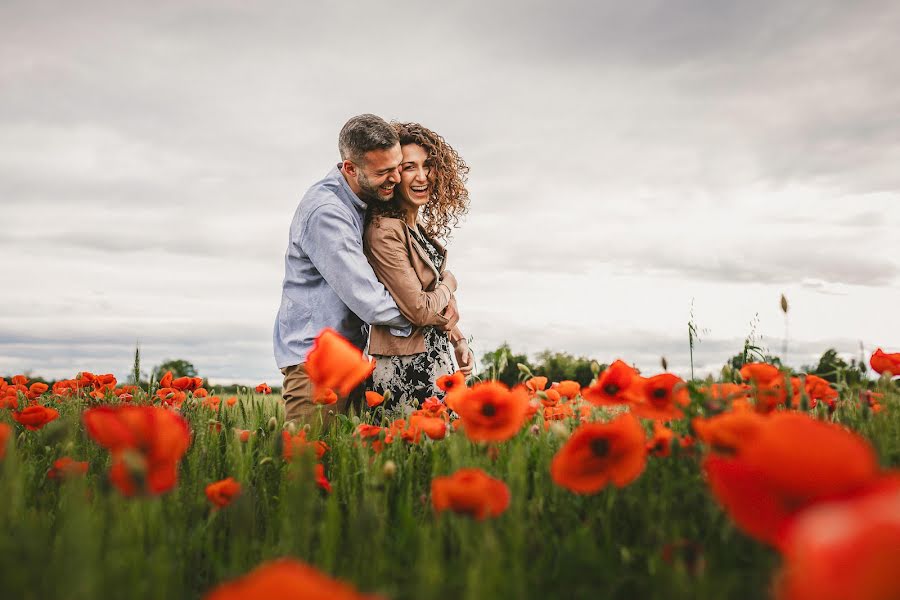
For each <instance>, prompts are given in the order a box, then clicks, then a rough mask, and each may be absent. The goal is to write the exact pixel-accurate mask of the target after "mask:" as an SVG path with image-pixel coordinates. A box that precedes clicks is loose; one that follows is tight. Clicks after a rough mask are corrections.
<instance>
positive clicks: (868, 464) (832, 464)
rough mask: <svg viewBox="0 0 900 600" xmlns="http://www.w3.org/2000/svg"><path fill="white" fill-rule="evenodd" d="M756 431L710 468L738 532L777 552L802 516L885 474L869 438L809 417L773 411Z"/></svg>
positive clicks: (713, 459) (708, 463) (709, 461)
mask: <svg viewBox="0 0 900 600" xmlns="http://www.w3.org/2000/svg"><path fill="white" fill-rule="evenodd" d="M751 431H752V432H753V433H752V438H751V439H750V440H748V443H742V444H739V445H738V447H737V450H734V449H732V450H728V451H727V452H726V454H724V455H717V454H715V453H711V454H710V455H709V456H708V457H707V458H706V459H705V461H704V463H703V469H704V471H705V472H706V475H707V478H708V481H709V486H710V488H711V489H712V492H713V495H715V497H716V499H717V500H718V501H719V503H720V504H722V506H724V507H725V510H726V511H727V512H728V514H729V515H730V516H731V518H732V519H734V521H735V523H736V524H737V526H738V527H739V528H740V529H742V530H743V531H744V532H745V533H747V534H749V535H751V536H753V537H755V538H756V539H758V540H760V541H763V542H766V543H769V544H772V545H774V546H780V544H781V542H782V541H783V536H784V533H785V530H786V528H787V526H788V525H789V524H790V520H791V519H792V518H793V517H794V516H795V515H796V514H797V513H799V512H800V511H801V510H803V509H804V508H807V507H809V506H811V505H812V504H814V503H817V502H822V501H826V500H829V499H833V498H839V497H841V496H843V495H846V494H852V493H854V492H855V491H857V490H860V489H862V488H864V487H865V486H866V485H868V484H869V483H871V482H872V481H873V480H874V479H875V478H876V477H877V476H878V461H877V458H876V456H875V452H874V450H873V449H872V447H871V446H870V445H869V443H868V442H867V441H866V440H865V439H864V438H862V437H861V436H859V435H857V434H855V433H853V432H851V431H849V430H847V429H844V428H843V427H840V426H838V425H835V424H832V423H826V422H823V421H818V420H816V419H814V418H811V417H809V416H808V415H806V414H805V413H796V412H778V413H773V414H771V415H770V416H768V417H765V418H763V419H762V420H761V421H760V422H759V423H757V424H754V425H752V427H751ZM701 435H702V434H701Z"/></svg>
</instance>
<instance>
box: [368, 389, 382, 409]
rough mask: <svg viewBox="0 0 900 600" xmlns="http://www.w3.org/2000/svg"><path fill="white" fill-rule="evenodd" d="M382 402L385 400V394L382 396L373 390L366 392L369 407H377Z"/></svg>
mask: <svg viewBox="0 0 900 600" xmlns="http://www.w3.org/2000/svg"><path fill="white" fill-rule="evenodd" d="M382 402H384V396H382V395H381V394H379V393H378V392H372V391H368V392H366V404H367V405H368V407H369V408H375V407H376V406H378V405H379V404H381V403H382Z"/></svg>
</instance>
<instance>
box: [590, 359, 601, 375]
mask: <svg viewBox="0 0 900 600" xmlns="http://www.w3.org/2000/svg"><path fill="white" fill-rule="evenodd" d="M591 373H593V374H594V377H596V376H597V375H599V374H600V363H598V362H597V361H596V360H592V361H591Z"/></svg>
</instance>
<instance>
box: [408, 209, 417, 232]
mask: <svg viewBox="0 0 900 600" xmlns="http://www.w3.org/2000/svg"><path fill="white" fill-rule="evenodd" d="M418 219H419V208H418V207H415V208H407V209H406V224H407V225H409V226H410V227H412V228H413V229H415V228H416V221H418Z"/></svg>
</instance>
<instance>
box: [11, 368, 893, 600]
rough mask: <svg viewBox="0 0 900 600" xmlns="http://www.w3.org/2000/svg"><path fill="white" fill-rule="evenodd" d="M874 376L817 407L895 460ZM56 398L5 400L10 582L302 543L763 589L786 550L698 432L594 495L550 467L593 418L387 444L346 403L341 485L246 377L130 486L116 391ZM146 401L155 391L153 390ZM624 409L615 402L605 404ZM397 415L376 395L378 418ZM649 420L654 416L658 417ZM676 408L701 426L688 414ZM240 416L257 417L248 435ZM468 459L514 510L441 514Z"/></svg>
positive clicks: (357, 560) (630, 584)
mask: <svg viewBox="0 0 900 600" xmlns="http://www.w3.org/2000/svg"><path fill="white" fill-rule="evenodd" d="M699 383H700V382H695V383H692V384H691V385H690V393H691V405H690V406H689V407H688V408H687V409H686V410H687V412H688V413H689V414H703V412H704V411H705V410H708V406H709V403H708V402H707V399H706V398H704V396H703V395H702V394H701V393H699V392H698V391H697V387H698V384H699ZM867 385H868V386H869V387H873V388H875V387H877V389H878V390H879V391H880V392H882V393H884V398H883V400H882V405H883V410H881V411H880V412H878V413H877V414H873V413H872V411H871V410H869V409H868V408H866V407H865V406H862V405H861V404H860V402H859V401H858V394H859V388H857V387H845V388H844V389H841V390H840V391H841V399H840V400H839V401H838V405H837V406H838V408H837V410H836V411H835V412H834V413H833V414H831V415H829V414H828V411H827V410H826V409H825V406H824V405H822V404H820V405H819V407H818V408H817V409H815V410H810V411H809V413H810V414H811V415H813V416H815V417H817V418H820V419H824V420H835V421H837V422H839V423H842V424H844V425H846V426H848V427H849V428H851V429H853V430H855V431H856V432H858V433H860V434H861V435H862V436H864V437H865V438H867V439H868V440H870V441H871V443H872V444H873V446H874V447H875V449H876V451H877V453H878V456H879V460H880V462H881V465H882V466H883V467H885V468H888V467H896V466H897V465H898V464H900V392H898V386H897V385H896V383H892V382H890V381H889V380H887V379H882V380H881V381H879V382H877V383H875V382H869V383H868V384H867ZM223 399H224V398H223ZM39 401H40V403H41V404H44V405H46V406H50V407H54V408H56V409H57V410H58V411H59V413H60V417H59V418H58V419H56V420H54V421H52V422H50V423H49V424H47V425H46V426H44V427H42V428H40V429H38V430H34V431H31V430H26V429H25V428H23V427H22V425H20V424H19V423H17V422H16V421H14V420H13V419H12V418H11V412H10V410H2V411H0V422H3V423H6V424H8V425H10V426H11V427H12V428H13V430H12V433H11V435H10V437H9V440H8V442H7V444H8V445H7V450H6V456H5V458H4V459H3V460H2V462H0V531H2V532H3V533H2V534H0V556H3V557H4V560H3V561H2V563H0V581H2V589H3V597H5V598H20V599H32V598H35V599H36V598H65V599H72V600H75V599H82V598H83V599H88V598H126V597H127V598H134V599H138V598H147V599H151V598H153V599H155V598H167V599H177V598H199V597H201V596H202V595H203V594H205V593H206V592H207V591H208V590H210V589H211V588H213V587H214V586H215V585H216V584H218V583H220V582H222V581H225V580H229V579H232V578H235V577H237V576H240V575H242V574H244V573H247V572H248V571H250V570H252V569H253V568H254V567H256V566H257V565H258V564H260V563H261V562H262V561H265V560H268V559H273V558H277V557H282V556H293V557H297V558H299V559H302V560H303V561H305V562H308V563H310V564H313V565H315V566H317V567H318V568H320V569H321V570H322V571H324V572H326V573H328V574H331V575H333V576H335V577H337V578H340V579H342V580H345V581H347V582H351V583H352V584H353V585H355V586H356V587H357V588H358V589H360V590H362V591H365V592H368V593H377V594H380V595H383V596H385V597H388V598H394V599H403V598H410V599H411V598H447V599H450V598H452V599H460V598H470V599H475V598H623V599H631V598H642V599H653V598H659V599H677V598H684V599H710V600H712V599H715V600H720V599H725V598H728V599H739V598H747V599H751V598H752V599H758V598H764V597H766V596H767V595H768V593H769V591H768V590H769V586H770V581H771V578H772V576H773V572H774V571H775V570H776V569H777V567H778V564H779V556H778V554H777V553H776V552H775V551H774V550H772V549H770V548H768V547H766V546H765V545H763V544H761V543H759V542H757V541H754V540H753V539H750V538H748V537H747V536H745V535H743V534H742V533H741V532H739V531H738V530H737V529H736V528H735V527H734V525H733V524H732V522H731V520H730V519H729V517H728V516H727V515H726V514H725V513H724V512H723V511H722V509H721V508H720V507H719V505H718V504H717V502H716V501H715V500H714V499H713V497H712V496H711V495H710V492H709V490H708V488H707V485H706V484H705V482H704V480H703V477H702V476H701V470H700V467H699V463H700V460H701V457H702V452H701V448H699V446H698V447H695V448H693V449H690V448H689V449H684V448H681V447H678V445H677V444H675V447H674V450H673V453H672V455H671V456H668V457H657V456H650V457H649V458H648V462H647V465H646V468H645V469H644V471H643V473H642V474H641V475H640V477H639V478H638V479H637V480H636V481H634V482H633V483H632V484H630V485H628V486H626V487H623V488H621V489H619V488H616V487H614V486H607V487H606V488H605V489H603V490H602V491H600V492H599V493H596V494H593V495H590V494H589V495H578V494H574V493H572V492H570V491H568V490H566V489H564V488H562V487H560V486H558V485H556V484H555V483H554V482H553V480H552V479H551V477H550V473H549V464H550V461H551V459H552V458H553V456H554V454H555V453H556V452H557V451H558V450H559V448H560V447H561V446H562V444H563V443H564V442H565V438H566V437H567V435H568V434H569V432H570V431H571V430H572V429H573V428H574V427H575V426H576V424H575V423H574V422H573V421H572V420H563V421H558V422H557V424H556V425H554V427H551V428H545V427H544V421H543V415H542V413H541V411H538V413H537V414H536V415H535V416H534V418H533V420H531V421H529V422H528V423H527V424H526V425H525V426H524V427H522V429H521V430H520V431H519V433H518V434H516V435H515V437H513V438H512V439H511V440H509V441H507V442H503V443H498V444H490V445H489V444H485V443H473V442H470V441H469V440H468V439H467V437H466V436H465V435H463V434H462V433H461V432H459V431H456V432H451V433H449V434H448V436H447V437H446V438H445V439H443V440H440V441H434V440H430V439H427V438H425V437H424V436H423V440H422V441H420V442H418V443H407V442H403V441H395V442H394V443H391V444H386V445H385V446H384V450H383V451H382V452H380V453H374V452H373V451H372V450H371V449H370V448H369V447H368V446H366V445H365V444H361V443H360V441H359V438H358V437H357V436H355V435H354V430H355V429H356V426H357V425H358V424H359V423H360V422H361V421H360V417H359V416H350V417H347V416H341V417H340V418H339V419H338V420H337V422H336V423H335V424H334V426H333V427H331V428H330V429H328V430H327V431H326V432H325V433H323V434H321V436H320V437H321V439H322V440H324V441H325V442H326V443H327V445H328V446H329V450H328V451H327V452H326V453H325V454H324V456H323V457H322V463H323V465H324V470H325V474H326V476H327V478H328V480H330V483H331V487H332V491H331V492H330V493H328V492H326V491H324V490H323V489H321V487H319V486H317V485H316V483H315V480H314V474H313V469H314V462H315V457H314V456H313V455H312V454H311V453H307V454H305V455H303V456H301V457H300V458H298V459H295V460H290V461H286V460H284V459H283V458H282V450H283V442H282V429H283V423H282V420H283V416H282V411H281V409H280V405H279V404H278V403H277V402H275V401H273V397H263V396H260V395H257V394H253V393H248V392H244V393H243V394H239V395H238V402H237V403H235V404H234V405H233V406H227V405H226V403H225V402H222V403H221V405H220V406H219V408H218V410H213V409H211V408H208V407H206V406H204V405H203V404H202V403H201V402H200V401H199V400H193V399H191V396H190V394H188V399H187V400H186V401H185V402H184V404H183V406H182V409H181V414H182V416H183V417H184V419H186V421H187V423H188V425H189V428H190V430H191V432H192V437H191V442H190V447H189V449H188V450H187V452H186V453H185V454H184V456H183V458H182V459H181V460H180V462H179V473H178V481H177V485H175V487H174V488H173V489H172V490H170V491H168V492H166V493H164V494H161V495H158V496H147V497H142V496H137V497H125V496H123V495H122V494H121V493H119V491H118V490H117V489H116V488H115V487H114V486H112V485H111V484H110V481H109V478H108V471H109V467H110V453H109V452H108V451H107V450H106V449H104V448H102V447H101V446H100V445H98V443H96V442H95V441H94V440H93V439H91V437H90V436H89V435H88V434H87V433H86V431H85V427H84V425H83V424H82V413H83V411H84V410H85V409H86V408H87V407H89V406H91V405H98V404H104V403H112V404H116V403H117V402H118V400H116V399H115V397H114V396H109V397H107V398H105V399H101V400H98V399H96V398H90V397H87V396H84V395H78V396H72V397H68V398H62V397H59V396H54V395H53V394H51V393H49V392H48V393H46V394H45V395H44V396H42V397H41V398H39ZM131 402H132V403H142V402H144V403H146V402H150V399H148V398H147V397H146V394H142V393H136V394H135V398H134V399H133V400H132V401H131ZM608 417H609V413H607V412H605V410H604V409H601V408H597V409H595V410H594V413H593V415H592V418H594V419H597V420H605V419H607V418H608ZM382 419H383V414H382V412H381V411H380V410H379V411H376V412H375V413H372V414H367V415H364V416H363V417H362V422H372V421H373V420H374V421H376V422H378V423H381V422H382ZM218 424H221V427H219V426H218ZM644 426H645V427H646V431H647V433H648V436H649V434H650V432H651V427H650V423H649V422H645V423H644ZM670 426H671V427H672V429H673V430H674V431H675V432H676V434H679V435H685V434H688V433H689V430H688V428H689V421H688V419H682V420H679V421H674V422H672V423H671V424H670ZM235 428H238V429H247V430H251V431H252V432H254V433H253V434H252V435H251V436H250V438H249V440H248V441H247V442H246V443H242V442H241V441H240V440H239V439H238V437H237V436H236V435H235V433H234V429H235ZM310 437H311V438H315V437H318V436H315V435H312V434H311V435H310ZM798 443H801V441H800V440H798ZM61 456H70V457H72V458H74V459H76V460H79V461H87V462H88V465H89V467H88V472H87V474H86V476H83V477H69V478H65V479H63V480H61V481H60V480H51V479H48V476H47V474H48V471H49V470H50V469H51V467H52V464H53V462H54V461H55V460H56V459H58V458H60V457H61ZM463 467H479V468H481V469H483V470H484V471H486V472H487V473H488V474H490V475H492V476H493V477H496V478H498V479H500V480H502V481H503V482H505V483H506V485H507V486H508V488H509V491H510V497H511V502H510V504H509V508H508V509H507V510H506V511H505V512H503V514H501V515H500V516H499V517H497V518H488V519H485V520H483V521H477V520H474V519H472V518H470V517H468V516H465V515H459V514H454V513H452V512H444V513H441V514H435V512H434V510H433V509H432V505H431V502H430V483H431V480H432V479H433V478H434V477H436V476H440V475H447V474H450V473H453V472H454V471H456V470H457V469H459V468H463ZM834 467H835V469H840V468H841V465H835V466H834ZM226 477H233V478H234V479H235V480H237V481H238V482H239V483H240V484H241V486H242V493H241V494H240V495H239V496H238V497H237V498H236V499H235V500H234V501H233V502H232V503H231V504H230V505H228V506H225V507H224V508H222V509H220V510H216V509H214V507H213V506H212V504H211V503H210V502H209V501H208V500H207V498H206V495H205V493H204V489H205V487H206V486H207V485H208V484H210V483H212V482H215V481H217V480H220V479H223V478H226Z"/></svg>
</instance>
